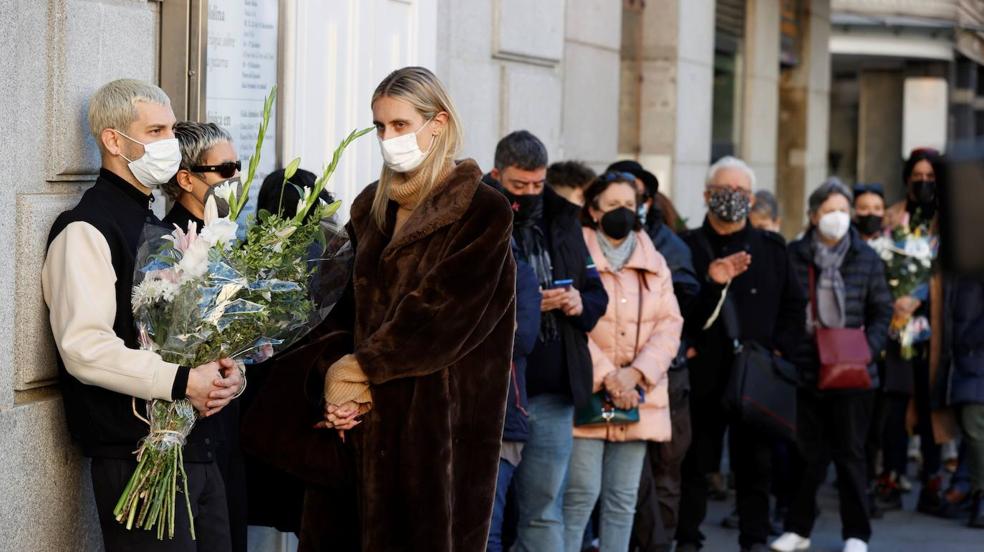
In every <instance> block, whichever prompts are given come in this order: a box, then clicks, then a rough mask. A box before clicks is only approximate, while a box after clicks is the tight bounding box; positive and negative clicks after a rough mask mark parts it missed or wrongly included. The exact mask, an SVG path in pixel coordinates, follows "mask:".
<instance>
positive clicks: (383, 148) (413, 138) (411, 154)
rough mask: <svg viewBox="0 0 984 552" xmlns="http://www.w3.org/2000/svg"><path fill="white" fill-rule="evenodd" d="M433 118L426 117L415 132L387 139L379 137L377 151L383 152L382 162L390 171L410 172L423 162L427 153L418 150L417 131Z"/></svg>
mask: <svg viewBox="0 0 984 552" xmlns="http://www.w3.org/2000/svg"><path fill="white" fill-rule="evenodd" d="M432 120H433V119H428V120H427V122H426V123H424V124H423V125H421V127H420V128H418V129H417V130H416V131H415V132H410V133H407V134H403V135H400V136H396V137H394V138H390V139H389V140H383V139H382V138H380V139H379V151H380V152H381V153H382V154H383V163H385V164H386V167H387V168H389V170H391V171H395V172H398V173H405V172H410V171H412V170H414V169H416V168H417V167H419V166H420V164H421V163H423V162H424V158H425V157H427V154H426V153H424V152H422V151H420V146H418V145H417V133H418V132H420V131H421V130H423V129H424V127H426V126H427V123H429V122H431V121H432Z"/></svg>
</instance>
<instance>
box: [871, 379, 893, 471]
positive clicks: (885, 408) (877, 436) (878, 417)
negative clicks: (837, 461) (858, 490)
mask: <svg viewBox="0 0 984 552" xmlns="http://www.w3.org/2000/svg"><path fill="white" fill-rule="evenodd" d="M874 403H875V406H874V410H873V411H872V414H871V425H870V427H869V428H868V435H867V437H866V439H865V444H864V452H865V456H866V457H867V464H866V473H867V475H868V479H869V480H872V481H874V480H875V479H876V478H877V477H878V476H879V475H880V473H879V470H878V453H879V452H880V451H881V450H882V448H883V443H884V441H885V426H886V423H887V422H888V416H889V409H890V407H891V400H890V399H889V397H888V396H887V395H886V394H885V393H883V392H881V391H875V399H874Z"/></svg>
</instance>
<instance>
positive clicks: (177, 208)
mask: <svg viewBox="0 0 984 552" xmlns="http://www.w3.org/2000/svg"><path fill="white" fill-rule="evenodd" d="M163 222H164V224H165V225H167V227H168V228H174V226H175V225H177V227H178V228H180V229H182V230H187V229H188V223H189V222H194V223H195V224H196V225H197V226H196V230H201V229H202V226H205V221H204V220H202V219H200V218H198V217H196V216H195V215H193V214H191V211H189V210H188V209H187V208H185V206H184V205H182V204H181V202H178V201H176V202H174V207H171V210H170V211H168V212H167V215H166V216H165V217H164V221H163Z"/></svg>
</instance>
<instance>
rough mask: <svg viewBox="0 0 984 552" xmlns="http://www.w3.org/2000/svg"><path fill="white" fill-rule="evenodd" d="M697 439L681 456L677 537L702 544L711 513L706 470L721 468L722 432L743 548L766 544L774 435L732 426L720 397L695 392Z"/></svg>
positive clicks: (693, 410) (693, 401)
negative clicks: (732, 475)
mask: <svg viewBox="0 0 984 552" xmlns="http://www.w3.org/2000/svg"><path fill="white" fill-rule="evenodd" d="M692 399H693V400H691V402H690V409H691V410H690V412H691V420H692V422H693V443H691V447H690V450H689V451H687V455H686V457H685V458H684V460H683V468H682V475H683V488H682V493H681V497H680V518H679V524H678V525H677V530H676V540H677V541H678V542H680V543H694V544H700V543H702V542H703V540H704V535H703V534H702V533H701V532H700V524H701V523H703V522H704V518H705V517H706V516H707V474H709V473H712V472H713V471H716V470H717V469H718V466H716V465H714V464H715V463H716V461H717V460H716V459H719V458H720V449H721V443H722V439H723V435H724V431H725V429H726V428H727V429H728V439H729V440H728V448H729V452H730V455H731V459H732V463H733V464H732V466H731V471H732V473H733V474H734V477H735V491H736V506H737V509H738V517H739V537H738V542H739V544H740V545H741V546H742V547H751V546H752V545H754V544H764V543H765V541H766V539H767V538H768V536H769V487H770V481H771V471H772V448H773V444H774V439H773V438H771V437H769V436H767V435H764V434H763V433H762V432H761V431H756V430H754V429H751V428H748V427H746V426H744V425H743V424H741V423H735V424H732V425H731V426H730V427H729V426H728V417H727V414H726V413H725V411H724V409H723V407H722V406H721V397H720V395H717V396H715V397H713V398H710V397H705V398H697V397H692Z"/></svg>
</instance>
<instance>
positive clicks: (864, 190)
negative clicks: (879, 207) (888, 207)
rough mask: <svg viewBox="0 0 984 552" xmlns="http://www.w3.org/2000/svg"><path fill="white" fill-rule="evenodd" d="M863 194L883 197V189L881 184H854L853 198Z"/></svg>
mask: <svg viewBox="0 0 984 552" xmlns="http://www.w3.org/2000/svg"><path fill="white" fill-rule="evenodd" d="M864 194H876V195H879V196H881V197H885V188H883V187H882V185H881V184H877V183H875V184H855V185H854V197H858V196H859V195H864Z"/></svg>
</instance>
